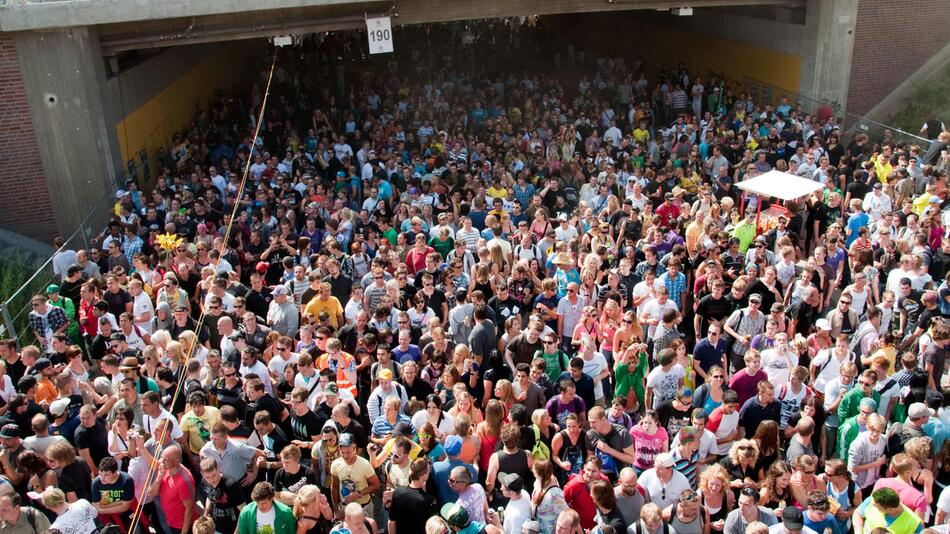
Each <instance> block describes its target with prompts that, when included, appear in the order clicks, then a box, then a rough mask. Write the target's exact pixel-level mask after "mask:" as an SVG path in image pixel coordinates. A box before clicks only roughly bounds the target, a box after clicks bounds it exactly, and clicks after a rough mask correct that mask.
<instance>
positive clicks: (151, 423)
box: [142, 409, 184, 441]
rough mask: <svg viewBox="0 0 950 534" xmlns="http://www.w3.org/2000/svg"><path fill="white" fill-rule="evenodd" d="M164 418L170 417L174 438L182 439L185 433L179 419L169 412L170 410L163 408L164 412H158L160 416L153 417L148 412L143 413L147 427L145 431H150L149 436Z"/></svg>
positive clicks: (143, 423)
mask: <svg viewBox="0 0 950 534" xmlns="http://www.w3.org/2000/svg"><path fill="white" fill-rule="evenodd" d="M162 419H168V420H169V421H171V424H172V439H173V440H176V441H177V440H179V439H181V437H182V436H184V434H183V433H182V432H181V426H179V425H178V420H177V419H175V416H173V415H172V414H170V413H168V411H167V410H165V409H162V412H161V413H160V414H158V417H152V416H151V415H148V414H146V413H143V414H142V425H143V426H144V427H145V431H146V432H148V435H149V436H152V432H153V431H154V430H155V427H156V426H158V423H159V421H161V420H162Z"/></svg>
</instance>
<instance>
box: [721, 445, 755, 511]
mask: <svg viewBox="0 0 950 534" xmlns="http://www.w3.org/2000/svg"><path fill="white" fill-rule="evenodd" d="M758 459H759V444H758V443H756V442H755V441H753V440H751V439H740V440H736V441H735V442H733V444H732V447H731V448H730V449H729V455H728V456H726V457H725V458H723V459H722V460H721V461H720V462H719V464H720V465H722V466H723V467H724V468H725V469H726V472H727V473H729V478H730V480H731V482H730V483H729V486H731V487H732V491H733V492H734V493H735V497H736V498H737V499H738V498H739V491H741V490H742V489H743V488H752V489H754V490H758V489H759V482H758V481H759V473H758V469H757V468H756V461H758Z"/></svg>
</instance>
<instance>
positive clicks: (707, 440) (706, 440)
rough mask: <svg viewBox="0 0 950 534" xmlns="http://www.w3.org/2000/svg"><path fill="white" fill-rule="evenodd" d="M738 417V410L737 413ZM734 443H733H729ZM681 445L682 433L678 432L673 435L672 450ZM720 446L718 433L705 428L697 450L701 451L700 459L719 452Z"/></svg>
mask: <svg viewBox="0 0 950 534" xmlns="http://www.w3.org/2000/svg"><path fill="white" fill-rule="evenodd" d="M736 416H737V417H738V412H737V413H736ZM719 428H722V425H719ZM729 445H730V446H731V445H732V444H731V443H730V444H729ZM679 446H680V434H679V432H677V433H676V434H674V435H673V443H671V444H670V450H672V449H675V448H677V447H679ZM717 449H718V446H717V445H716V435H715V434H713V433H712V431H711V430H709V429H705V428H704V429H703V434H702V435H701V436H699V449H697V451H696V452H698V453H699V459H700V460H702V459H703V458H706V457H707V456H709V455H710V454H714V453H715V454H719V453H717V452H716V450H717ZM728 449H729V447H726V452H728Z"/></svg>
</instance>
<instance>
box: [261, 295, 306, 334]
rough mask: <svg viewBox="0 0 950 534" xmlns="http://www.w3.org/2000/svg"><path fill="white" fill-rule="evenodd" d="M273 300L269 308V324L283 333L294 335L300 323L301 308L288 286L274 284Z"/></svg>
mask: <svg viewBox="0 0 950 534" xmlns="http://www.w3.org/2000/svg"><path fill="white" fill-rule="evenodd" d="M271 296H273V300H272V301H271V303H270V307H269V308H268V309H267V324H268V325H269V326H270V327H271V329H272V330H275V331H277V332H280V333H281V334H282V335H285V336H290V337H293V336H294V335H295V334H296V333H297V328H298V326H299V325H300V310H299V309H298V307H297V306H296V305H294V300H293V299H292V298H291V297H290V296H289V291H288V289H287V287H286V286H282V285H278V286H274V289H272V290H271Z"/></svg>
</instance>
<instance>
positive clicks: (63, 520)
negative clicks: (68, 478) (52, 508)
mask: <svg viewBox="0 0 950 534" xmlns="http://www.w3.org/2000/svg"><path fill="white" fill-rule="evenodd" d="M98 515H99V512H98V511H97V510H96V509H95V508H94V507H93V506H92V505H91V504H89V501H87V500H86V499H79V500H78V501H76V502H74V503H70V504H69V508H67V509H66V511H65V512H63V514H62V515H60V516H59V517H57V518H56V521H53V524H52V525H50V529H54V528H55V529H57V530H58V531H60V532H62V533H63V534H91V533H92V532H95V531H96V522H95V519H96V517H98Z"/></svg>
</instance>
